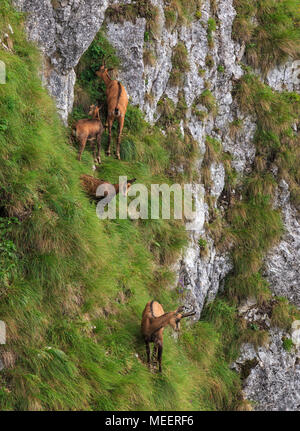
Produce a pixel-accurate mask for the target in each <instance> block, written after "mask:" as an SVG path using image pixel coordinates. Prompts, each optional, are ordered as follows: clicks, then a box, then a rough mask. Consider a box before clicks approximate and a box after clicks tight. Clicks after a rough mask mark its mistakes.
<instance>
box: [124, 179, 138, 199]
mask: <svg viewBox="0 0 300 431" xmlns="http://www.w3.org/2000/svg"><path fill="white" fill-rule="evenodd" d="M135 181H136V178H132V180H127V182H126V181H125V182H124V183H123V184H122V186H121V192H122V194H123V196H127V193H128V190H129V189H130V187H131V186H132V184H133V183H134V182H135Z"/></svg>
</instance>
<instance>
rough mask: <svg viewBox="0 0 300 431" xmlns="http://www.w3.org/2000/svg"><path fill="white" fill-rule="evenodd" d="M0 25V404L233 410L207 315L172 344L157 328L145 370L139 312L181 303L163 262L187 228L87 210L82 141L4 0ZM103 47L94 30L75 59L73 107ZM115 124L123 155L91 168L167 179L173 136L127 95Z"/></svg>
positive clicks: (231, 390)
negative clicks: (156, 304)
mask: <svg viewBox="0 0 300 431" xmlns="http://www.w3.org/2000/svg"><path fill="white" fill-rule="evenodd" d="M0 23H1V24H0V25H1V29H5V26H6V25H7V24H8V23H10V24H11V25H12V26H13V29H14V35H13V42H14V53H9V52H6V51H2V50H1V51H0V58H1V60H3V61H4V62H5V63H6V65H7V71H8V76H7V84H6V85H5V86H1V87H0V117H1V118H3V119H5V123H3V124H5V127H3V128H2V129H1V131H0V144H1V145H0V152H1V157H0V164H1V169H0V172H1V219H0V231H1V234H0V243H1V252H2V253H1V259H0V277H1V287H0V296H1V304H0V316H1V319H2V320H4V321H5V322H6V324H7V331H8V334H7V344H6V345H5V346H0V353H1V357H2V358H3V361H4V363H5V369H4V370H3V371H1V374H0V409H1V410H91V409H92V410H101V409H107V410H126V409H129V410H131V409H132V410H135V409H137V410H140V409H143V410H145V409H146V410H148V409H154V410H158V409H160V410H172V409H175V410H177V409H178V410H193V409H201V410H204V409H208V410H216V409H219V410H223V409H231V408H235V407H236V406H237V404H238V402H239V401H238V393H239V390H240V386H239V380H238V377H237V376H236V374H235V373H234V372H232V371H231V370H229V368H228V365H227V363H226V360H225V357H224V354H223V340H222V338H221V336H220V334H219V333H218V331H217V330H215V329H214V328H213V326H212V325H211V324H210V323H208V322H205V321H202V322H198V323H197V324H196V325H194V326H193V327H192V328H191V327H188V324H187V323H184V328H183V331H182V336H181V337H180V339H179V341H178V342H175V341H174V339H173V338H172V337H170V336H168V331H166V336H165V339H164V348H165V349H164V372H163V374H162V375H158V374H155V373H152V372H150V371H149V370H148V369H147V367H146V365H145V362H144V361H145V352H144V343H143V341H142V339H141V337H140V330H139V325H140V318H141V313H142V310H143V308H144V306H145V304H146V302H147V301H148V300H149V299H151V298H156V299H157V300H159V301H161V302H162V304H163V305H164V307H165V309H166V310H169V309H174V308H175V307H176V306H177V305H178V302H179V298H178V296H177V294H176V291H175V290H174V289H170V288H171V287H172V286H173V283H174V276H173V274H172V272H171V271H170V267H171V264H172V262H174V260H175V259H176V257H177V256H178V254H179V252H180V251H181V249H182V247H183V246H184V244H185V243H186V238H185V232H184V229H183V227H182V225H181V224H180V223H178V222H175V221H165V220H157V221H155V220H154V221H148V220H146V221H139V220H138V221H131V220H102V221H100V220H99V219H98V218H97V217H96V214H95V206H94V204H91V203H90V202H89V200H88V198H87V197H86V196H85V194H84V193H83V192H82V190H81V188H80V185H79V176H80V174H81V173H89V174H91V173H92V172H91V166H92V156H91V153H90V152H89V151H85V152H84V155H83V161H82V162H81V163H79V162H78V161H77V160H76V157H75V156H76V149H75V148H73V147H72V146H70V145H69V144H68V136H67V133H66V130H65V129H64V128H63V127H62V125H61V124H60V120H59V118H58V116H57V113H56V109H55V107H54V105H53V101H52V100H51V98H50V97H49V96H48V95H47V93H46V91H45V90H44V89H43V87H42V85H41V83H40V78H39V75H38V70H39V66H40V59H39V54H38V51H37V49H36V48H35V47H34V46H33V45H31V44H30V43H28V42H26V40H25V37H24V33H23V30H22V28H23V26H22V17H21V16H20V15H19V14H17V13H15V12H13V11H12V10H11V8H10V6H9V3H8V2H7V1H5V2H2V3H1V7H0ZM110 49H111V48H110V47H109V46H108V45H107V43H106V41H105V39H104V38H103V35H102V34H99V35H98V36H97V38H96V40H95V42H94V44H92V46H91V47H90V49H89V50H88V52H87V53H86V55H85V56H84V57H83V59H82V62H81V64H80V65H79V67H78V70H77V72H78V74H79V80H78V85H77V88H76V108H75V111H74V114H73V117H74V118H75V117H76V116H77V117H78V116H80V113H81V112H83V111H84V104H86V105H88V104H89V103H90V102H91V101H97V102H101V101H102V100H103V99H102V91H103V87H102V84H100V83H99V84H97V82H96V80H95V77H94V71H95V70H96V69H97V67H98V66H99V63H101V61H102V59H103V58H104V57H105V55H107V53H108V51H109V50H110ZM96 53H97V55H96ZM97 56H98V57H97ZM111 61H112V62H113V61H116V58H115V59H113V58H111ZM116 64H117V63H114V66H116ZM24 80H26V85H24ZM95 84H97V85H95ZM98 91H99V94H98ZM79 93H81V96H82V94H83V93H84V94H85V99H84V103H83V102H82V99H80V97H79ZM124 132H125V133H124V139H123V145H122V147H123V148H122V151H123V153H122V161H121V162H119V161H116V160H111V159H107V158H105V157H103V160H104V163H103V166H102V167H101V169H100V172H97V175H99V177H100V178H106V179H107V180H109V181H116V180H117V179H118V176H119V175H121V174H122V175H128V176H130V177H133V176H134V177H136V178H138V181H140V182H143V183H145V184H146V185H148V184H150V182H152V183H153V182H160V181H162V182H168V181H170V177H169V176H168V172H167V171H168V169H166V168H169V167H170V164H171V163H170V159H172V157H174V155H170V152H169V150H170V149H171V144H172V145H173V146H175V149H176V148H177V147H176V143H174V141H172V142H171V141H170V142H169V143H167V142H166V141H167V139H168V138H166V140H165V138H164V136H163V135H162V133H161V132H160V131H159V130H158V129H156V128H154V127H150V126H149V125H148V124H147V123H146V122H145V121H144V120H143V118H142V114H141V112H140V111H139V110H138V109H137V108H133V107H131V106H129V108H128V112H127V115H126V130H125V131H124ZM182 139H183V138H182ZM184 139H187V140H188V139H189V137H188V135H186V136H185V137H184ZM180 142H181V141H180ZM182 142H184V141H182ZM191 142H192V141H191ZM188 145H193V144H191V143H190V144H186V143H185V157H186V159H187V158H188V154H189V150H187V148H188ZM104 146H105V145H104ZM183 147H184V144H182V148H183ZM172 151H174V149H173V150H172ZM176 151H177V150H176Z"/></svg>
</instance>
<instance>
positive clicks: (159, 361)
mask: <svg viewBox="0 0 300 431" xmlns="http://www.w3.org/2000/svg"><path fill="white" fill-rule="evenodd" d="M162 352H163V346H162V343H160V342H159V343H158V353H157V360H158V367H159V372H160V373H161V358H162Z"/></svg>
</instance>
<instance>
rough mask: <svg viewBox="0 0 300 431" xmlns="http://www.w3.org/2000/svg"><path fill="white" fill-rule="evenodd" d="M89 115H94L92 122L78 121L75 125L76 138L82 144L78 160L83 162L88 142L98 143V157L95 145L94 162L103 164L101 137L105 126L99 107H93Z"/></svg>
mask: <svg viewBox="0 0 300 431" xmlns="http://www.w3.org/2000/svg"><path fill="white" fill-rule="evenodd" d="M89 115H92V116H93V118H92V120H89V119H86V118H85V119H82V120H78V121H77V123H76V124H75V126H74V128H75V136H76V138H77V139H78V141H79V143H80V147H79V153H78V160H79V161H80V160H81V156H82V153H83V150H84V148H85V146H86V143H87V141H94V140H96V142H97V149H98V151H97V156H96V146H95V144H94V145H93V148H94V162H95V163H99V164H100V163H101V155H100V150H101V136H102V133H103V130H104V128H103V125H102V122H101V120H100V114H99V108H98V106H95V105H91V106H90V112H89Z"/></svg>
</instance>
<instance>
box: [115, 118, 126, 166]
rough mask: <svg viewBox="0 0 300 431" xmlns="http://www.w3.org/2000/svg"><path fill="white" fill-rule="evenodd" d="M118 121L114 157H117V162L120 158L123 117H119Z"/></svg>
mask: <svg viewBox="0 0 300 431" xmlns="http://www.w3.org/2000/svg"><path fill="white" fill-rule="evenodd" d="M118 121H119V130H118V137H117V152H116V156H117V159H118V160H121V157H120V145H121V135H122V130H123V127H124V117H119V118H118Z"/></svg>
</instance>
